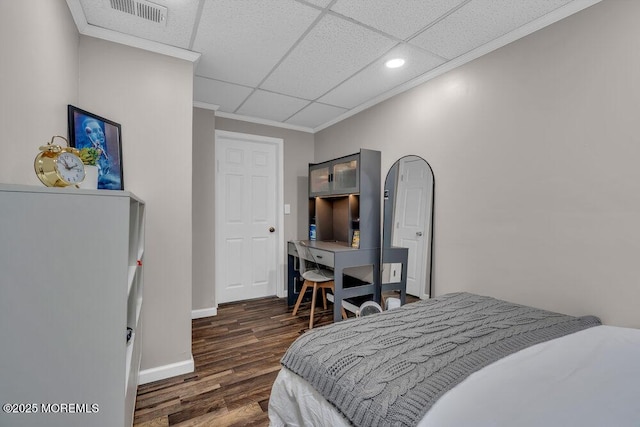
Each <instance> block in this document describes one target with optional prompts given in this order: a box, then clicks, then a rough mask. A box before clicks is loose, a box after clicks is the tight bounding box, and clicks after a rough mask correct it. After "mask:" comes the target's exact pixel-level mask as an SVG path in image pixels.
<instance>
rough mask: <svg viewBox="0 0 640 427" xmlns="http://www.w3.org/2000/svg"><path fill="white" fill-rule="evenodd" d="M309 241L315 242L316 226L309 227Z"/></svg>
mask: <svg viewBox="0 0 640 427" xmlns="http://www.w3.org/2000/svg"><path fill="white" fill-rule="evenodd" d="M309 240H316V225H315V224H310V225H309Z"/></svg>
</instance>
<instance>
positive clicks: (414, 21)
mask: <svg viewBox="0 0 640 427" xmlns="http://www.w3.org/2000/svg"><path fill="white" fill-rule="evenodd" d="M463 1H464V0H396V1H389V0H338V1H337V2H336V3H335V4H334V5H333V6H331V10H332V11H334V12H337V13H339V14H341V15H344V16H347V17H349V18H353V19H355V20H356V21H359V22H362V23H363V24H367V25H370V26H372V27H374V28H377V29H379V30H381V31H384V32H385V33H387V34H391V35H392V36H395V37H398V38H400V39H402V40H405V39H406V38H407V37H409V36H411V35H413V34H415V33H416V32H418V31H419V30H421V29H423V28H425V27H426V26H427V25H428V24H431V23H432V22H435V21H436V20H437V19H438V18H440V17H441V16H442V15H443V14H445V13H447V12H448V11H450V10H451V9H453V8H455V7H457V6H458V5H459V4H460V3H462V2H463Z"/></svg>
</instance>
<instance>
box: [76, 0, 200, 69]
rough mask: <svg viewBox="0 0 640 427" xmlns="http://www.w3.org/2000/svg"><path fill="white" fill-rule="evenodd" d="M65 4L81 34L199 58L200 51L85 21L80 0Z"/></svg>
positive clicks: (152, 50)
mask: <svg viewBox="0 0 640 427" xmlns="http://www.w3.org/2000/svg"><path fill="white" fill-rule="evenodd" d="M67 6H69V10H70V11H71V16H72V17H73V20H74V21H75V23H76V27H78V32H79V33H80V34H82V35H83V36H89V37H95V38H98V39H102V40H107V41H110V42H114V43H119V44H123V45H126V46H131V47H135V48H138V49H143V50H146V51H149V52H154V53H159V54H162V55H167V56H171V57H174V58H178V59H182V60H185V61H189V62H193V63H194V64H196V63H197V62H198V61H199V60H200V53H198V52H193V51H190V50H186V49H181V48H179V47H174V46H169V45H166V44H162V43H158V42H154V41H151V40H145V39H141V38H139V37H134V36H130V35H128V34H122V33H119V32H117V31H112V30H107V29H106V28H100V27H96V26H94V25H91V24H89V23H88V22H87V17H86V16H85V14H84V10H83V9H82V5H81V4H80V0H67Z"/></svg>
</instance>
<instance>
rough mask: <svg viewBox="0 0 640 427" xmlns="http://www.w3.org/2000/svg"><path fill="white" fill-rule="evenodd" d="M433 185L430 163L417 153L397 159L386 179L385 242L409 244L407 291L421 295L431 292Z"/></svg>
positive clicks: (398, 245) (401, 244) (389, 244)
mask: <svg viewBox="0 0 640 427" xmlns="http://www.w3.org/2000/svg"><path fill="white" fill-rule="evenodd" d="M433 188H434V180H433V173H432V171H431V167H430V166H429V164H428V163H427V162H426V161H425V160H424V159H422V158H420V157H418V156H406V157H403V158H401V159H400V160H398V161H397V162H396V163H395V164H394V165H393V166H392V167H391V169H390V170H389V173H388V174H387V178H386V180H385V213H384V214H385V220H384V244H385V246H395V247H405V248H408V260H407V268H406V279H407V293H408V294H411V295H414V296H417V297H419V298H422V299H425V298H429V296H430V293H431V237H432V230H431V224H432V217H433ZM383 262H384V260H383ZM389 268H390V275H391V277H395V276H396V275H397V274H399V273H397V272H396V271H395V269H397V268H398V266H395V265H391V266H389Z"/></svg>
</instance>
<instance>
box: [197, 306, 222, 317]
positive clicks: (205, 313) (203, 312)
mask: <svg viewBox="0 0 640 427" xmlns="http://www.w3.org/2000/svg"><path fill="white" fill-rule="evenodd" d="M217 315H218V306H217V305H216V306H215V307H211V308H200V309H198V310H191V319H202V318H203V317H211V316H217Z"/></svg>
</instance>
